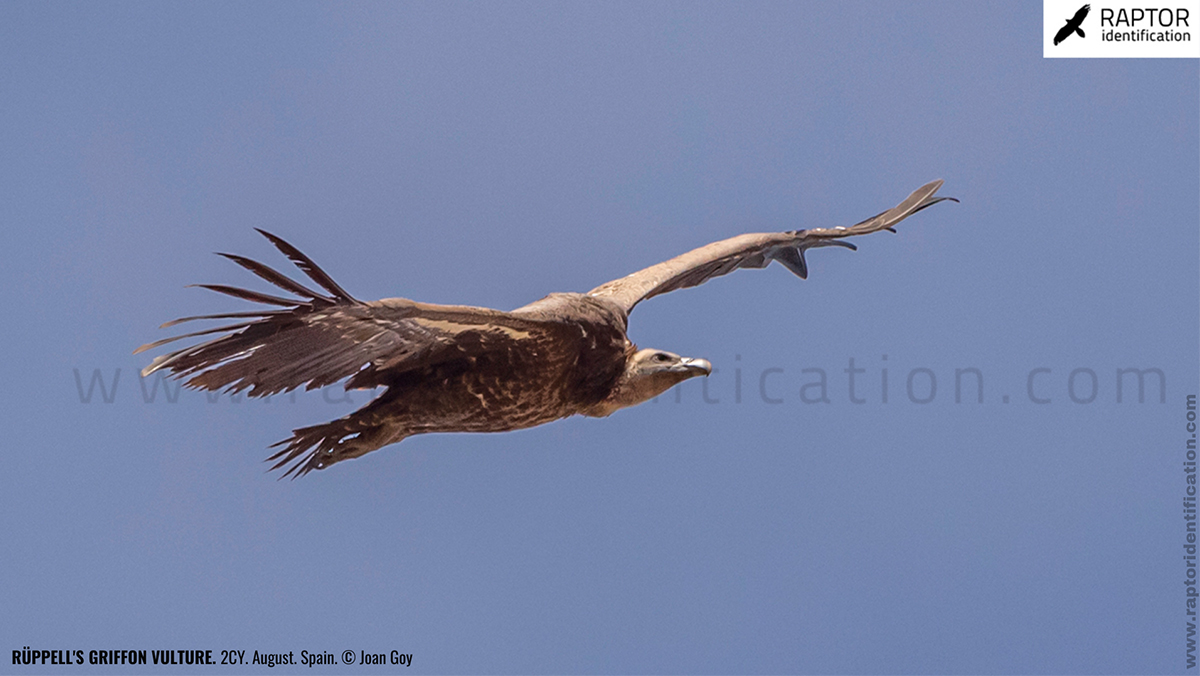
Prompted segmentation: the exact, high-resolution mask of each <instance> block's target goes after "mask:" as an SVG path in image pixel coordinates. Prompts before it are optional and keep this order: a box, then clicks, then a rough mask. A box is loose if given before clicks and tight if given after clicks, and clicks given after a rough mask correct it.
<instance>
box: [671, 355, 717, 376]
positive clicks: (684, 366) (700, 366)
mask: <svg viewBox="0 0 1200 676" xmlns="http://www.w3.org/2000/svg"><path fill="white" fill-rule="evenodd" d="M679 367H680V370H682V371H687V372H688V373H691V374H693V375H697V376H699V375H705V376H706V375H708V374H710V373H712V364H711V363H710V362H709V361H708V360H707V359H691V358H690V357H684V358H683V359H680V360H679Z"/></svg>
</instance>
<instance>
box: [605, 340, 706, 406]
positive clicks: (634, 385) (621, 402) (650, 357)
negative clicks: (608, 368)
mask: <svg viewBox="0 0 1200 676" xmlns="http://www.w3.org/2000/svg"><path fill="white" fill-rule="evenodd" d="M710 373H712V364H710V363H709V362H708V360H707V359H691V358H689V357H680V356H679V355H677V354H674V353H671V352H664V351H663V350H638V351H636V352H634V353H633V354H631V355H630V356H629V358H628V359H626V361H625V371H624V373H622V374H621V377H620V379H619V380H618V381H617V384H616V386H615V387H614V388H613V390H612V393H611V394H609V395H608V397H606V398H605V399H604V400H603V401H601V402H600V403H599V404H597V405H596V406H594V407H593V408H592V409H590V410H589V411H587V413H586V414H587V415H591V416H606V415H609V414H611V413H612V412H614V411H616V410H618V409H622V408H626V407H628V406H635V405H637V404H640V403H642V402H643V401H646V400H647V399H653V398H654V397H657V396H658V395H660V394H662V393H663V392H666V391H667V390H669V389H671V388H672V387H674V386H675V385H676V384H678V383H681V382H683V381H685V380H687V379H688V378H694V377H696V376H706V375H708V374H710Z"/></svg>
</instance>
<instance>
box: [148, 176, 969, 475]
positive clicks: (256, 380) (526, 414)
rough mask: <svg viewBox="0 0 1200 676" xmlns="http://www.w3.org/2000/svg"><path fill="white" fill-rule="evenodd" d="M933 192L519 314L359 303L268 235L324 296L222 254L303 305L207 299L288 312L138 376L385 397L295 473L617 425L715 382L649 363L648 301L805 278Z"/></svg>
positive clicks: (340, 425)
mask: <svg viewBox="0 0 1200 676" xmlns="http://www.w3.org/2000/svg"><path fill="white" fill-rule="evenodd" d="M940 186H941V182H940V181H935V182H933V183H930V184H929V185H926V186H924V187H922V188H921V189H919V190H918V191H916V192H914V193H913V194H912V195H911V196H910V197H909V198H908V199H907V200H905V201H904V202H903V203H902V204H901V205H899V206H897V207H896V208H894V209H891V210H888V211H886V212H884V213H882V214H880V215H878V216H876V217H874V218H871V219H867V220H866V221H863V222H862V223H859V224H858V225H855V226H851V227H850V228H836V229H814V230H800V231H791V232H785V233H764V234H752V235H741V236H738V237H733V238H730V239H728V240H723V241H721V242H715V243H713V244H710V245H708V246H706V247H701V248H700V249H696V250H694V251H691V252H689V253H687V254H684V255H682V256H678V257H676V258H673V259H671V260H669V261H666V262H664V263H660V264H658V265H655V266H651V267H650V268H647V269H645V270H642V271H641V272H637V273H634V274H632V275H629V276H627V277H623V278H621V279H618V280H614V281H612V282H609V283H607V284H604V285H602V286H599V287H597V288H596V289H593V290H592V291H591V292H589V293H587V294H580V293H555V294H551V295H549V296H546V297H545V298H543V299H541V300H539V301H536V302H534V303H530V304H529V305H526V306H524V307H521V308H518V309H516V310H513V311H511V312H503V311H499V310H491V309H487V308H475V307H467V306H447V305H432V304H428V303H418V302H415V301H411V300H407V299H403V298H391V299H384V300H379V301H373V302H363V301H360V300H357V299H355V298H354V297H352V296H350V295H349V294H348V293H346V292H345V291H344V290H343V289H342V288H341V287H340V286H338V285H337V283H336V282H334V281H333V280H332V278H330V277H329V276H328V275H327V274H325V272H324V271H323V270H321V269H320V268H319V267H317V266H316V264H315V263H313V262H312V261H311V260H310V259H309V258H308V257H307V256H305V255H304V254H302V253H300V252H299V251H298V250H297V249H295V247H292V246H291V245H290V244H288V243H287V242H285V241H283V240H282V239H280V238H278V237H276V236H274V235H271V234H269V233H265V232H264V233H263V234H264V235H265V236H266V237H268V239H270V240H271V241H272V243H274V244H275V245H276V247H278V248H279V249H280V250H281V251H282V252H283V253H284V254H285V255H287V256H288V257H289V258H291V259H292V261H293V262H295V263H296V265H297V266H298V267H299V268H300V269H301V270H302V271H304V272H305V273H306V274H307V275H308V276H309V277H310V278H311V279H312V280H313V281H315V282H316V283H317V284H318V285H319V286H320V287H321V290H320V291H316V290H313V289H310V288H308V287H305V286H303V285H301V284H299V283H297V282H295V281H294V280H292V279H290V278H288V277H286V276H284V275H282V274H280V273H279V272H277V271H275V270H273V269H271V268H269V267H267V266H265V265H263V264H262V263H258V262H256V261H252V260H250V259H247V258H243V257H241V256H234V255H230V254H223V255H225V256H226V257H227V258H230V259H231V260H234V261H235V262H237V263H238V264H239V265H241V266H243V267H245V268H247V269H248V270H250V271H251V272H254V273H255V274H256V275H258V276H260V277H262V278H263V279H265V280H267V281H269V282H271V283H272V284H275V285H276V286H278V287H280V288H282V289H284V290H286V291H289V292H291V293H293V294H295V295H297V296H299V297H300V298H299V299H291V298H283V297H278V296H272V295H267V294H262V293H259V292H255V291H249V290H246V289H240V288H234V287H227V286H220V285H202V286H205V287H206V288H210V289H213V290H215V291H219V292H222V293H226V294H229V295H233V296H236V297H239V298H243V299H246V300H251V301H255V302H258V303H263V304H266V305H273V306H276V307H278V308H280V309H273V310H269V309H264V310H259V311H255V312H245V313H231V314H222V315H207V316H202V317H186V318H183V319H179V320H175V321H173V322H168V323H167V324H165V325H164V326H170V325H174V324H176V323H180V322H186V321H191V320H195V319H214V318H236V319H245V320H246V321H241V322H239V323H235V324H232V325H229V326H224V327H219V328H215V329H209V330H207V331H199V332H196V333H192V334H186V335H183V336H176V337H174V338H168V339H165V340H162V341H158V342H156V343H151V344H149V345H144V346H142V347H141V348H139V349H138V351H139V352H140V351H142V350H146V349H151V348H154V347H157V346H159V345H162V344H164V343H167V342H171V341H173V340H176V339H179V338H187V337H191V336H197V335H206V334H212V333H221V334H224V335H221V336H219V337H217V338H214V339H211V340H209V341H207V342H202V343H199V344H197V345H193V346H191V347H187V348H184V349H181V350H178V351H176V352H172V353H169V354H166V355H163V356H161V357H158V358H157V359H155V360H154V362H153V363H151V364H150V366H148V367H146V369H145V370H144V371H143V375H149V374H150V373H153V372H154V371H157V370H159V369H166V370H168V371H169V372H170V373H171V374H172V375H174V376H180V377H182V376H187V377H188V380H187V381H186V384H187V386H188V387H194V388H200V389H208V390H229V391H232V392H240V391H246V392H247V394H249V395H250V396H267V395H271V394H275V393H278V392H284V391H289V390H292V389H295V388H298V387H306V388H307V389H314V388H318V387H323V386H325V385H329V384H332V383H336V382H339V381H345V387H346V388H347V389H352V388H376V387H384V388H386V389H385V390H384V392H383V393H382V394H380V395H379V396H378V397H377V398H376V399H375V400H373V401H372V402H370V403H369V404H367V405H366V406H364V407H363V408H361V409H359V410H357V411H355V412H353V413H351V414H349V415H347V416H345V417H343V418H339V419H338V420H334V421H331V422H329V423H324V424H320V425H315V426H312V427H302V428H299V429H296V430H294V431H293V435H292V437H291V438H289V439H286V440H284V441H282V442H280V443H279V444H277V446H282V447H283V448H282V449H281V450H279V451H278V452H277V453H276V454H275V455H274V456H272V457H271V460H275V461H276V464H275V465H274V468H279V467H283V466H285V465H291V466H290V468H288V469H287V470H286V472H285V476H286V475H287V474H293V473H294V474H295V475H302V474H306V473H308V472H309V471H312V470H314V469H323V468H325V467H328V466H329V465H331V464H333V463H336V462H340V461H342V460H347V459H350V458H355V457H358V456H361V455H363V454H365V453H369V452H370V451H373V450H375V449H378V448H381V447H383V446H386V445H388V444H393V443H396V442H398V441H401V440H403V439H404V438H406V437H409V436H412V435H415V434H424V433H430V432H503V431H509V430H517V429H523V428H527V427H533V426H536V425H541V424H544V423H547V422H551V421H553V420H557V419H559V418H564V417H568V416H571V415H586V416H593V417H602V416H607V415H609V414H611V413H613V412H614V411H617V410H619V409H621V408H625V407H627V406H632V405H636V404H638V403H640V402H642V401H645V400H647V399H650V398H652V397H654V396H657V395H658V394H660V393H662V392H664V391H666V390H667V389H668V388H670V387H672V386H673V385H675V384H677V383H679V382H681V381H683V380H686V379H688V378H691V377H695V376H698V375H707V374H708V373H709V372H711V370H712V367H711V365H710V364H709V363H708V362H707V361H705V360H702V359H688V358H684V357H680V356H678V355H675V354H672V353H669V352H664V351H660V350H638V349H637V348H636V346H634V344H633V343H632V342H631V341H630V340H629V338H628V336H627V333H626V330H627V328H628V315H629V312H630V311H631V310H632V309H633V307H634V306H635V305H636V304H637V303H638V302H640V301H641V300H644V299H646V298H649V297H651V296H655V295H658V294H660V293H665V292H667V291H672V290H674V289H678V288H685V287H689V286H695V285H697V284H700V283H702V282H703V281H705V280H707V279H709V278H711V277H715V276H719V275H723V274H726V273H728V272H730V271H732V270H735V269H738V268H758V267H766V265H767V264H769V263H770V262H771V261H772V260H778V261H780V262H781V263H783V264H784V265H785V266H786V267H788V268H789V269H790V270H792V271H793V272H795V273H796V274H797V275H799V276H801V277H804V276H806V275H807V267H806V265H805V262H804V251H805V250H807V249H811V248H816V247H821V246H831V245H837V246H847V247H849V248H853V245H849V244H847V243H844V242H841V241H839V240H840V239H841V238H843V237H846V236H851V235H859V234H866V233H868V232H875V231H877V230H882V229H891V226H892V225H894V224H895V223H897V222H899V221H900V220H903V219H904V218H905V217H907V216H909V215H911V214H912V213H915V212H916V211H919V210H921V209H924V208H925V207H927V206H930V205H932V204H935V203H937V202H939V201H942V200H943V199H948V198H935V197H934V196H933V195H934V193H936V191H937V189H938V188H939V187H940Z"/></svg>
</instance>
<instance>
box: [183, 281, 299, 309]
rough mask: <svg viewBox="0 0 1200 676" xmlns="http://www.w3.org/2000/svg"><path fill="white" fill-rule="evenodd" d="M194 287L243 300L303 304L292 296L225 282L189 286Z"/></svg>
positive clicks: (288, 304) (292, 304)
mask: <svg viewBox="0 0 1200 676" xmlns="http://www.w3.org/2000/svg"><path fill="white" fill-rule="evenodd" d="M192 287H199V288H201V289H208V290H209V291H216V292H217V293H223V294H225V295H227V296H233V297H234V298H241V299H242V300H249V301H253V302H255V303H266V304H268V305H279V306H282V307H296V306H297V305H301V304H302V303H301V302H300V301H297V300H294V299H291V298H280V297H279V296H272V295H269V294H265V293H259V292H257V291H251V290H249V289H241V288H238V287H236V286H226V285H224V284H188V286H187V288H189V289H190V288H192Z"/></svg>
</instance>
